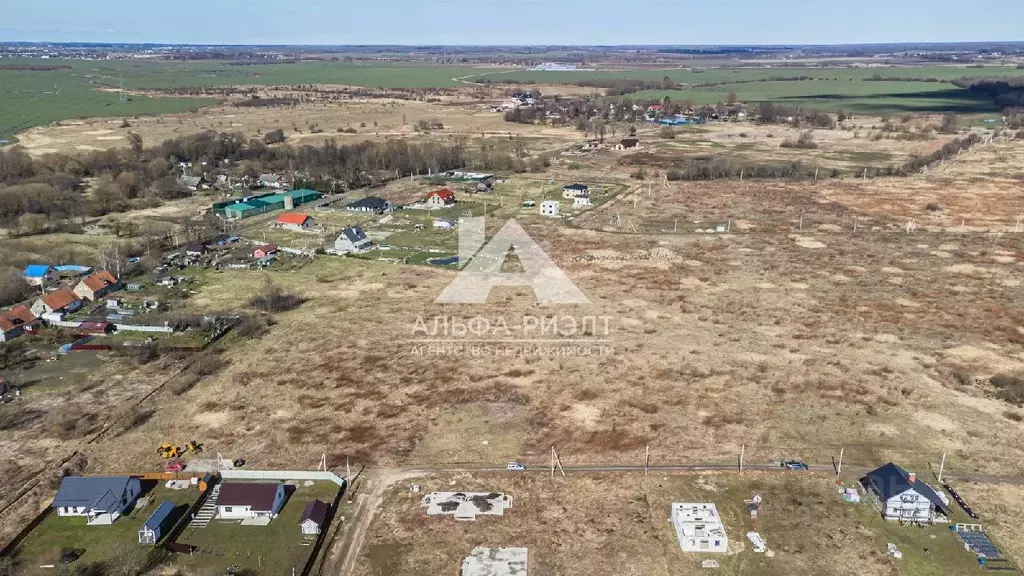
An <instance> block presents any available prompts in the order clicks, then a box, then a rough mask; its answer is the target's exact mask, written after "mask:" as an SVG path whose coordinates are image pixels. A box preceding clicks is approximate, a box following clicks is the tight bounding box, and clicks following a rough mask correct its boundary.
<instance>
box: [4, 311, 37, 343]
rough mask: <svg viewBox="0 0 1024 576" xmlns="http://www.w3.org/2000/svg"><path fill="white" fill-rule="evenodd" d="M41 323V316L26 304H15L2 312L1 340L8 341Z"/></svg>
mask: <svg viewBox="0 0 1024 576" xmlns="http://www.w3.org/2000/svg"><path fill="white" fill-rule="evenodd" d="M38 324H39V318H36V315H35V314H33V313H32V311H31V310H29V309H28V308H26V307H24V306H15V307H14V308H11V309H10V310H7V311H5V312H4V313H3V314H0V342H7V341H8V340H11V339H13V338H17V337H18V336H21V335H22V334H23V333H24V332H25V331H31V330H32V329H33V328H34V327H35V326H36V325H38Z"/></svg>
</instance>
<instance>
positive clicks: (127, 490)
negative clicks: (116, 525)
mask: <svg viewBox="0 0 1024 576" xmlns="http://www.w3.org/2000/svg"><path fill="white" fill-rule="evenodd" d="M141 492H142V484H141V483H140V482H139V479H138V478H134V477H131V476H67V477H65V478H64V479H63V480H61V482H60V488H58V489H57V495H56V496H54V498H53V504H51V506H52V507H53V508H54V509H56V510H57V515H58V516H85V517H86V524H87V525H89V526H94V525H103V524H112V523H113V522H114V521H115V520H117V519H118V517H120V516H121V515H122V514H124V512H125V511H126V510H128V509H129V508H131V507H132V505H133V504H135V500H136V499H138V497H139V494H140V493H141Z"/></svg>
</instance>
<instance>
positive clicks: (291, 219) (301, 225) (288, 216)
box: [277, 212, 313, 232]
mask: <svg viewBox="0 0 1024 576" xmlns="http://www.w3.org/2000/svg"><path fill="white" fill-rule="evenodd" d="M277 225H278V226H280V227H281V228H284V229H285V230H295V231H297V232H302V231H304V230H309V228H310V226H312V225H313V218H312V217H310V216H308V215H306V214H302V213H301V212H286V213H284V214H281V215H280V216H278V217H277Z"/></svg>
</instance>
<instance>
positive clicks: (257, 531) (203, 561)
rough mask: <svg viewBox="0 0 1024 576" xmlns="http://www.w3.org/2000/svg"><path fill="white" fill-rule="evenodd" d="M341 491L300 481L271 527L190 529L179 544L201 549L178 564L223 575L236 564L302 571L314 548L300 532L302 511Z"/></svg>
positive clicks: (276, 572)
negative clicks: (312, 501) (309, 504)
mask: <svg viewBox="0 0 1024 576" xmlns="http://www.w3.org/2000/svg"><path fill="white" fill-rule="evenodd" d="M337 492H338V487H337V486H336V485H335V484H333V483H331V482H315V483H313V484H312V485H311V486H306V485H305V482H304V481H296V486H295V491H294V492H292V493H291V494H290V495H289V496H288V499H287V500H286V501H285V504H284V508H282V509H281V513H280V514H279V515H278V517H277V518H274V519H273V520H272V521H271V522H270V525H269V526H242V525H241V524H239V523H237V522H234V521H231V522H224V521H217V520H214V521H213V522H211V523H210V524H209V525H208V526H207V527H205V528H186V529H185V530H184V531H183V532H182V533H181V534H180V535H179V536H178V538H177V542H178V543H182V544H191V545H193V546H198V547H199V550H198V551H197V552H196V553H195V555H193V556H184V555H179V556H177V557H176V562H178V563H180V564H182V565H183V566H187V567H189V568H192V569H200V568H203V567H206V568H211V567H212V568H213V569H215V570H217V571H218V572H219V573H222V572H223V571H224V570H226V569H227V568H229V567H231V566H233V565H238V566H239V567H241V568H251V569H252V570H255V571H257V572H259V573H262V574H274V575H281V574H290V573H291V569H292V568H295V571H296V573H298V572H301V571H302V567H303V565H304V564H305V563H306V560H307V559H308V557H309V553H310V551H311V550H312V549H313V546H312V539H304V538H303V536H302V534H301V533H300V531H299V520H300V519H301V517H302V511H303V509H304V508H305V506H306V503H307V502H310V501H311V500H314V499H319V500H321V501H323V502H327V503H330V502H332V501H333V500H334V497H335V495H336V494H337Z"/></svg>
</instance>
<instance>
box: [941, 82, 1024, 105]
mask: <svg viewBox="0 0 1024 576" xmlns="http://www.w3.org/2000/svg"><path fill="white" fill-rule="evenodd" d="M953 84H955V85H956V86H959V87H960V88H966V89H967V90H968V91H970V92H973V93H975V94H984V95H985V96H987V97H989V98H991V99H992V101H993V102H994V103H995V105H996V106H999V107H1000V108H1014V107H1024V78H999V77H995V78H993V77H968V78H958V79H956V80H954V81H953Z"/></svg>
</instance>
